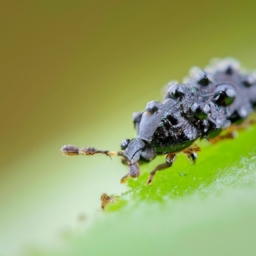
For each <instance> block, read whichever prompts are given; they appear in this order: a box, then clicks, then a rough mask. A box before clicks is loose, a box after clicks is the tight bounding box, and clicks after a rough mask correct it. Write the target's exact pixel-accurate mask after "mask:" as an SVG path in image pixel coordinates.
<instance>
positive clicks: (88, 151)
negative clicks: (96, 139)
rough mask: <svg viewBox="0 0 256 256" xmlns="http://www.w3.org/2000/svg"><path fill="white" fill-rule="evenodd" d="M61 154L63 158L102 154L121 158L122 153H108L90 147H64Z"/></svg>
mask: <svg viewBox="0 0 256 256" xmlns="http://www.w3.org/2000/svg"><path fill="white" fill-rule="evenodd" d="M61 151H62V154H63V155H65V156H77V155H85V156H92V155H95V154H104V155H106V156H110V157H111V156H123V151H109V150H99V149H96V148H92V147H85V148H83V149H81V150H80V149H79V148H78V147H76V146H72V145H65V146H63V147H62V148H61Z"/></svg>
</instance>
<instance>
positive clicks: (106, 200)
mask: <svg viewBox="0 0 256 256" xmlns="http://www.w3.org/2000/svg"><path fill="white" fill-rule="evenodd" d="M117 199H118V196H115V195H110V196H109V195H107V194H106V193H103V194H102V195H101V197H100V200H101V209H102V210H104V209H105V207H106V205H107V204H109V203H114V202H116V201H117Z"/></svg>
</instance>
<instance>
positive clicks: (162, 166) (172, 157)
mask: <svg viewBox="0 0 256 256" xmlns="http://www.w3.org/2000/svg"><path fill="white" fill-rule="evenodd" d="M175 156H176V154H175V153H169V154H167V155H166V160H165V161H166V162H165V163H164V164H160V165H158V166H157V167H156V168H155V169H154V170H153V171H152V172H151V173H150V176H149V178H148V181H147V184H150V183H151V182H152V180H153V178H154V176H155V174H156V172H157V171H162V170H164V169H167V168H169V167H171V166H172V163H173V162H174V160H175Z"/></svg>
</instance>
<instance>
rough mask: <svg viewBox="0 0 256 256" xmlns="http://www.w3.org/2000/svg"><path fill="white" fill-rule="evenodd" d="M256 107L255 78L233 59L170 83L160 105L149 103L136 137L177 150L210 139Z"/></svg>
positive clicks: (214, 63) (191, 72) (196, 69)
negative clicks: (197, 140) (198, 139)
mask: <svg viewBox="0 0 256 256" xmlns="http://www.w3.org/2000/svg"><path fill="white" fill-rule="evenodd" d="M255 105H256V75H255V73H251V74H250V73H247V72H245V71H244V70H242V69H241V68H240V64H239V62H237V61H236V60H234V59H230V58H227V59H223V60H219V61H216V60H215V61H213V63H212V64H211V65H209V66H208V67H206V69H205V70H201V69H200V68H197V67H194V68H192V69H191V70H190V74H189V76H188V77H186V78H185V79H184V81H183V83H182V84H178V83H177V82H170V83H169V84H168V85H167V86H166V88H165V96H164V101H163V102H156V101H151V102H149V103H148V104H147V106H146V111H145V112H144V113H143V115H142V119H141V122H140V133H139V136H138V137H139V138H141V139H143V140H146V141H148V142H150V143H151V142H152V143H153V144H154V145H155V146H156V147H158V148H162V149H163V151H164V149H165V148H168V147H170V146H171V147H172V148H175V147H177V150H179V149H180V148H182V147H183V144H184V147H185V146H186V145H187V144H188V143H187V142H189V141H191V142H193V141H194V140H196V139H197V138H199V137H201V138H203V137H214V136H216V135H217V134H218V133H219V132H221V130H222V129H225V128H227V127H229V125H230V124H232V123H235V122H239V121H242V120H244V119H245V118H247V116H248V115H249V114H250V113H251V112H252V111H253V108H254V107H255Z"/></svg>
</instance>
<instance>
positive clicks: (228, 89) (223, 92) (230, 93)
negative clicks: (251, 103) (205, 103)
mask: <svg viewBox="0 0 256 256" xmlns="http://www.w3.org/2000/svg"><path fill="white" fill-rule="evenodd" d="M235 98H236V91H235V89H234V88H233V86H231V85H230V84H221V85H219V86H218V87H217V88H216V91H215V94H214V98H213V99H214V101H215V102H216V103H217V104H218V105H219V106H229V105H230V104H232V103H233V102H234V100H235Z"/></svg>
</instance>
